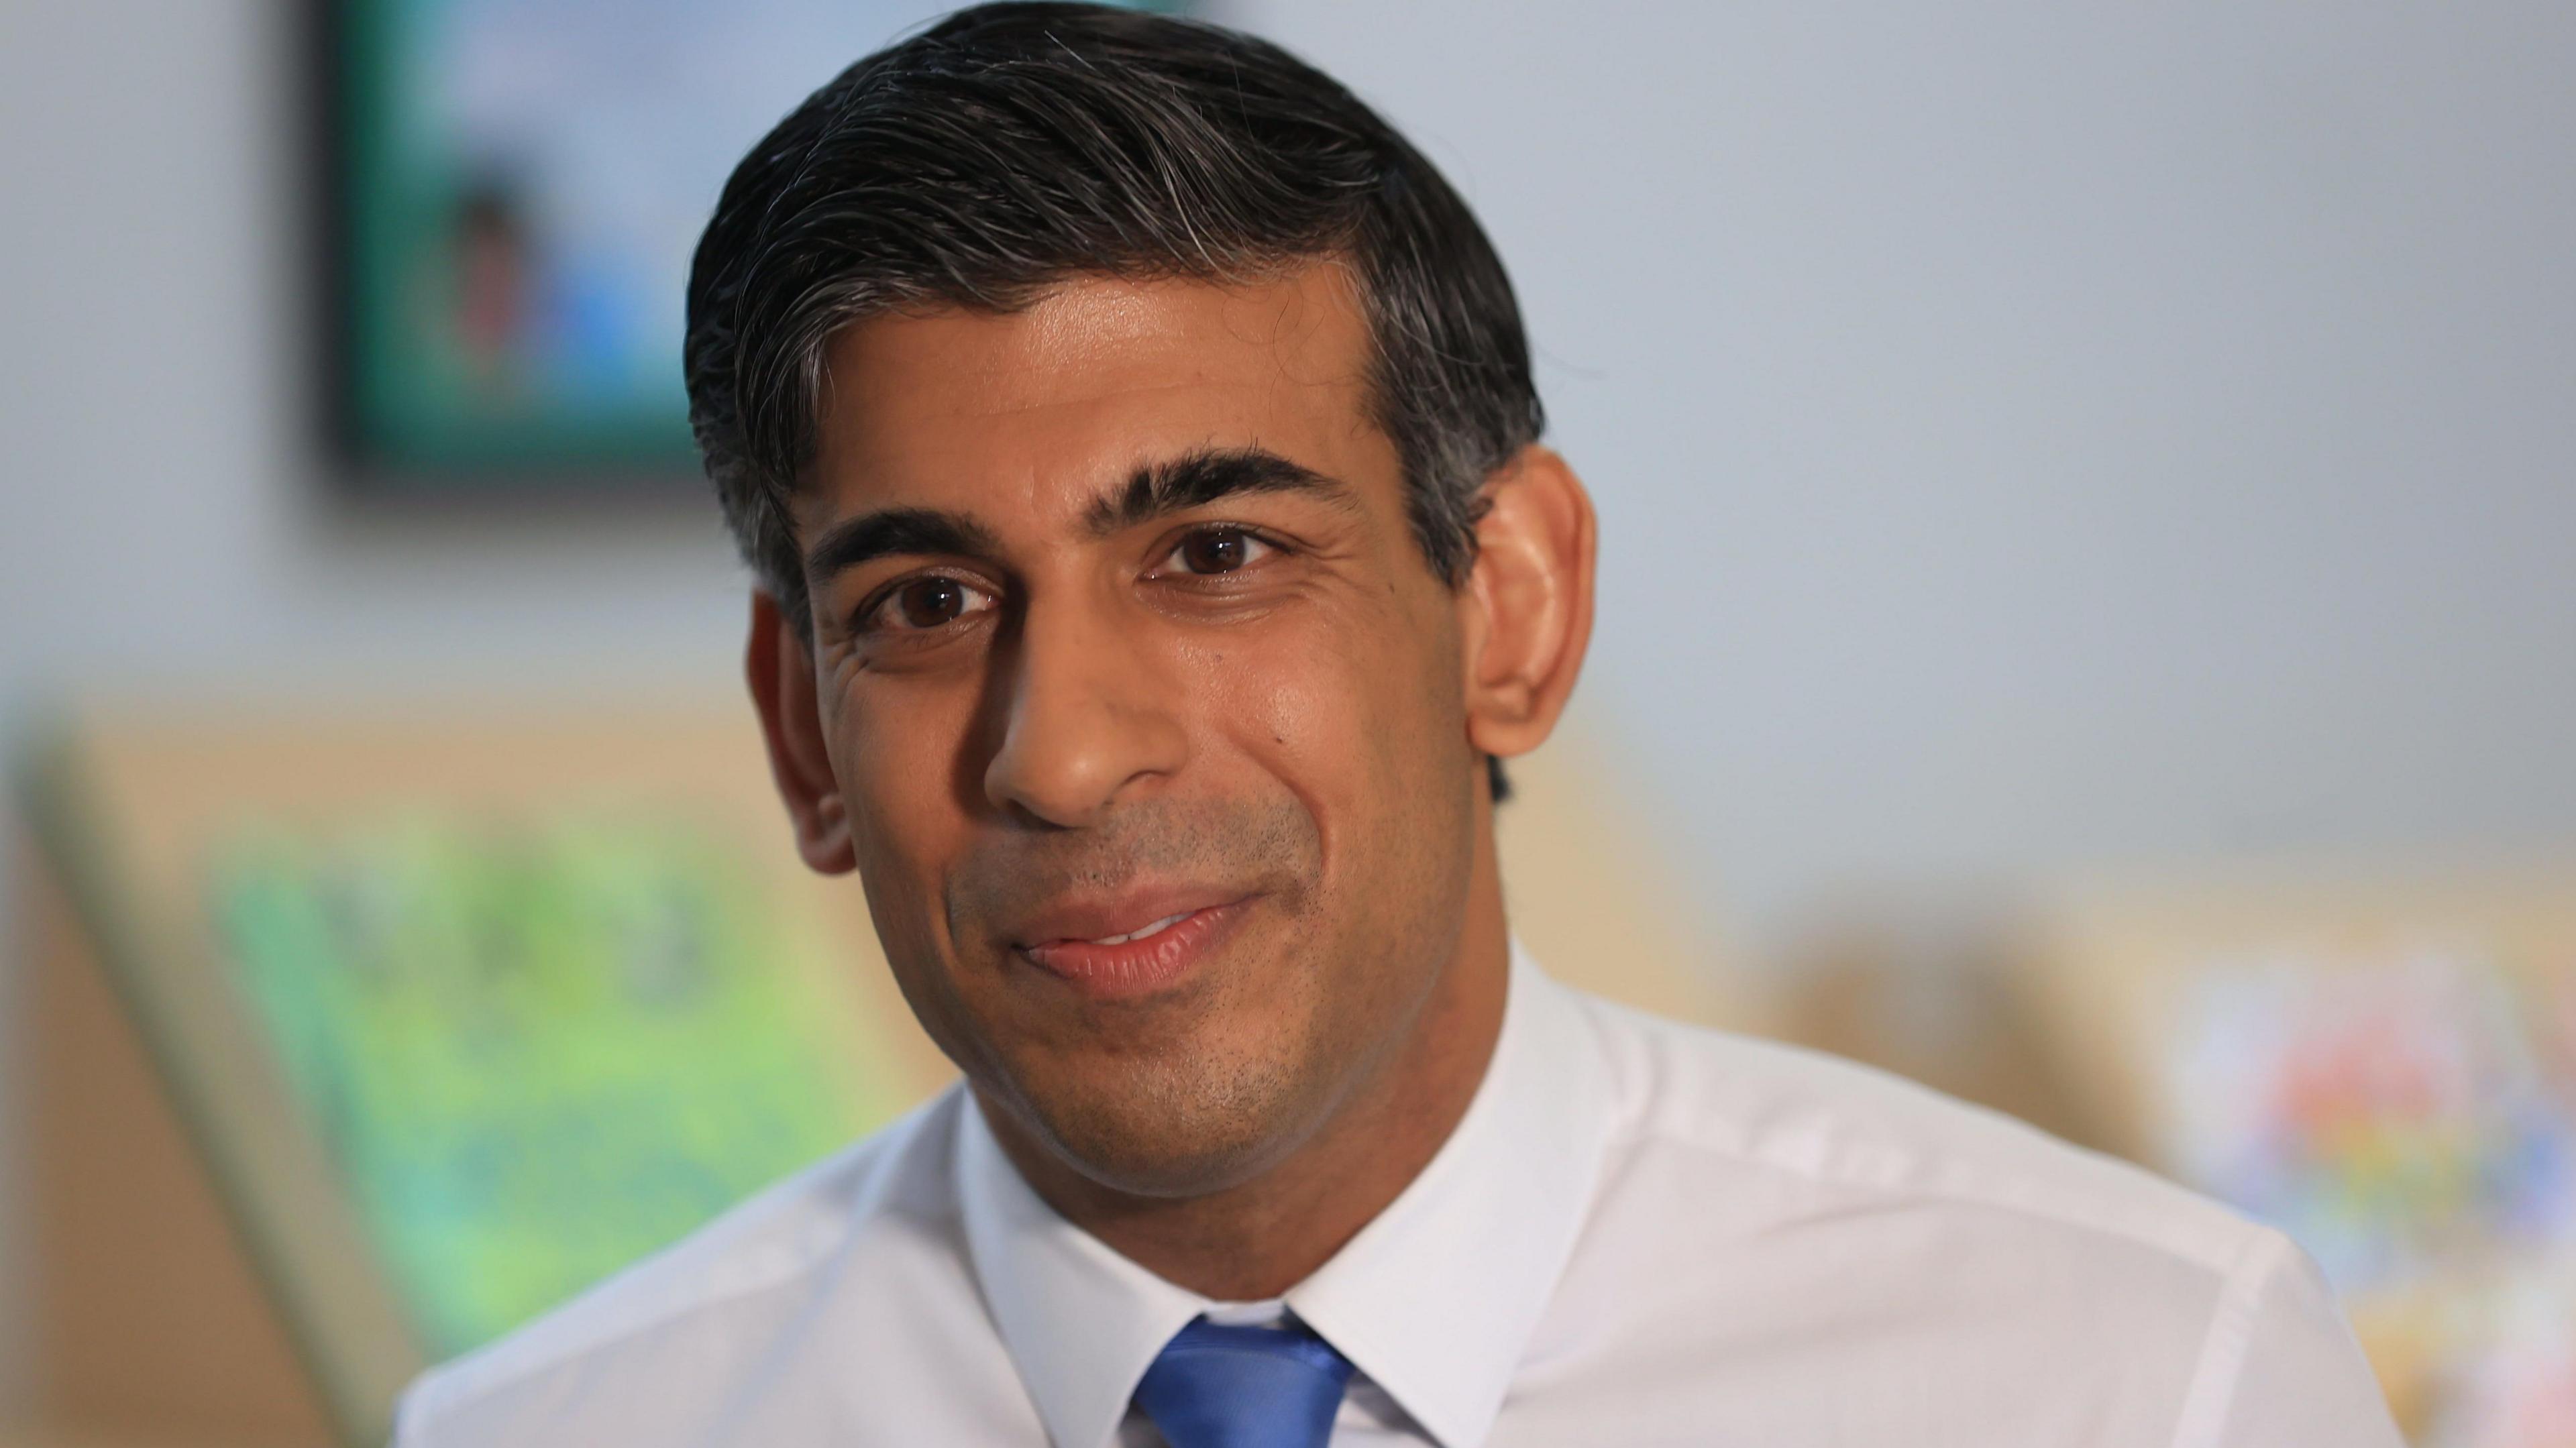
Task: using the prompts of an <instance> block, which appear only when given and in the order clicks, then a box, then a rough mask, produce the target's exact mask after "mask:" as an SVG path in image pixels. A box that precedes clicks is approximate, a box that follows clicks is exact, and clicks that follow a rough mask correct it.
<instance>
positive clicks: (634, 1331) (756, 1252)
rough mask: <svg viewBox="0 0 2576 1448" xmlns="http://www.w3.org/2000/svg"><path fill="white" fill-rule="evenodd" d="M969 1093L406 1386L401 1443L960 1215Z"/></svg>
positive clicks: (767, 1191)
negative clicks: (915, 1227)
mask: <svg viewBox="0 0 2576 1448" xmlns="http://www.w3.org/2000/svg"><path fill="white" fill-rule="evenodd" d="M963 1100H964V1092H963V1088H961V1087H951V1088H950V1089H949V1090H948V1091H945V1092H943V1093H941V1094H940V1095H939V1096H937V1097H935V1098H933V1099H932V1100H931V1101H929V1102H928V1103H926V1104H924V1105H923V1106H921V1107H920V1108H919V1109H917V1110H915V1111H913V1112H912V1113H910V1114H909V1115H907V1116H905V1117H903V1118H902V1119H900V1120H898V1121H896V1122H894V1123H892V1124H891V1125H888V1126H887V1127H885V1128H884V1129H882V1130H880V1131H878V1132H877V1133H875V1134H874V1135H872V1136H869V1137H868V1138H866V1139H865V1140H863V1141H860V1142H858V1143H857V1144H855V1145H853V1146H851V1147H849V1148H847V1149H845V1150H843V1151H841V1152H838V1153H836V1154H835V1155H833V1156H830V1157H827V1158H825V1159H824V1160H822V1161H820V1162H817V1163H816V1164H814V1165H813V1166H810V1167H807V1168H805V1169H804V1170H802V1171H800V1172H797V1173H796V1174H795V1175H793V1176H790V1177H788V1178H786V1179H784V1180H782V1181H779V1182H776V1183H774V1184H772V1185H770V1186H769V1187H766V1188H764V1189H762V1190H761V1191H760V1192H759V1193H758V1194H756V1195H754V1196H752V1197H750V1198H749V1199H747V1200H745V1201H743V1202H741V1203H739V1204H737V1205H735V1206H734V1207H732V1208H730V1209H728V1210H727V1211H725V1212H724V1213H723V1214H721V1215H719V1216H718V1217H716V1219H715V1220H713V1221H711V1222H708V1223H707V1224H706V1225H704V1226H702V1227H700V1228H698V1229H697V1230H696V1231H694V1232H691V1233H690V1234H689V1235H688V1236H686V1237H683V1238H681V1239H680V1240H679V1241H678V1242H676V1243H674V1244H673V1245H671V1246H669V1247H666V1248H664V1249H663V1250H662V1251H660V1252H657V1253H655V1254H654V1255H652V1256H650V1257H647V1258H645V1259H643V1260H642V1261H640V1262H637V1263H635V1264H634V1265H633V1266H630V1267H627V1268H625V1269H623V1270H621V1271H619V1272H617V1273H616V1274H614V1275H612V1276H610V1277H608V1278H606V1279H605V1280H603V1281H601V1282H599V1283H598V1284H596V1285H595V1286H592V1287H590V1288H589V1289H587V1290H585V1291H584V1292H582V1293H581V1294H580V1295H578V1296H576V1297H574V1298H573V1299H572V1300H571V1301H569V1302H567V1303H565V1304H563V1305H562V1306H560V1307H557V1308H554V1309H553V1310H551V1311H549V1312H547V1313H545V1314H544V1315H543V1316H540V1317H539V1318H537V1319H536V1320H535V1321H533V1322H530V1323H528V1324H527V1325H525V1326H523V1327H520V1328H517V1329H515V1330H514V1331H512V1332H510V1333H509V1334H508V1335H506V1336H504V1337H502V1338H500V1339H499V1340H498V1341H495V1342H493V1343H490V1344H488V1345H486V1346H484V1347H481V1348H478V1349H476V1350H474V1351H472V1352H470V1353H467V1354H466V1355H464V1356H462V1357H460V1358H457V1359H456V1360H454V1361H452V1362H449V1363H447V1364H445V1365H443V1366H440V1367H437V1368H433V1369H431V1370H430V1371H429V1372H427V1373H424V1374H422V1375H421V1377H420V1379H419V1380H418V1381H416V1382H415V1383H413V1384H412V1386H411V1388H410V1389H409V1390H408V1391H407V1392H405V1393H404V1394H403V1400H402V1404H401V1406H400V1408H399V1410H398V1412H397V1416H396V1428H395V1434H394V1441H395V1442H396V1443H397V1444H405V1443H409V1442H412V1441H414V1438H415V1435H416V1433H417V1431H418V1430H420V1429H424V1428H426V1427H428V1426H430V1425H431V1423H432V1422H433V1421H434V1420H436V1419H438V1418H441V1417H444V1416H446V1415H447V1414H449V1413H450V1412H453V1411H456V1410H459V1409H462V1408H465V1407H467V1406H470V1405H471V1404H473V1403H475V1402H477V1401H479V1400H482V1399H484V1398H487V1397H489V1396H491V1395H493V1394H495V1393H499V1392H501V1391H503V1390H505V1389H507V1388H509V1387H511V1386H512V1385H514V1384H517V1383H521V1382H524V1381H527V1380H528V1379H530V1378H534V1377H537V1376H539V1375H541V1374H544V1373H547V1372H550V1371H553V1370H556V1369H559V1368H563V1367H565V1366H567V1365H569V1364H573V1363H577V1362H579V1361H581V1360H583V1359H585V1358H588V1357H591V1356H594V1355H596V1354H599V1353H602V1352H607V1351H611V1350H613V1349H615V1348H616V1347H617V1346H618V1345H619V1344H621V1343H624V1342H627V1341H630V1340H632V1339H634V1338H637V1337H640V1336H642V1335H644V1334H647V1333H650V1332H654V1331H657V1330H660V1329H665V1328H669V1327H672V1326H675V1325H679V1324H682V1323H684V1322H685V1321H686V1320H687V1319H689V1318H690V1317H692V1316H693V1315H695V1314H699V1313H703V1312H707V1311H709V1310H712V1309H716V1308H720V1307H724V1306H727V1305H730V1304H733V1303H737V1302H740V1301H742V1300H744V1299H747V1298H752V1297H756V1296H758V1295H759V1294H762V1293H764V1292H771V1291H777V1290H780V1289H783V1288H792V1287H793V1286H794V1285H795V1284H796V1283H798V1282H799V1281H801V1280H803V1279H804V1278H806V1277H807V1276H808V1275H809V1274H811V1273H813V1272H815V1271H817V1270H818V1269H819V1268H821V1267H822V1266H824V1264H827V1263H830V1262H833V1261H835V1260H839V1259H842V1258H844V1257H845V1256H846V1255H847V1254H848V1252H849V1251H850V1250H851V1248H852V1247H853V1246H854V1245H857V1239H859V1238H862V1237H865V1236H867V1235H868V1234H870V1233H871V1232H874V1231H877V1230H881V1229H883V1228H886V1227H889V1226H898V1225H899V1224H901V1223H903V1222H905V1221H907V1220H908V1219H918V1218H920V1217H922V1216H924V1215H931V1216H942V1217H944V1216H951V1215H953V1214H954V1213H955V1210H956V1203H955V1201H954V1191H953V1189H952V1188H951V1185H950V1179H949V1173H948V1171H947V1163H948V1153H949V1150H950V1143H951V1142H952V1141H953V1140H954V1137H955V1133H954V1131H953V1127H954V1124H955V1120H956V1113H957V1111H958V1109H959V1104H960V1103H961V1102H962V1101H963Z"/></svg>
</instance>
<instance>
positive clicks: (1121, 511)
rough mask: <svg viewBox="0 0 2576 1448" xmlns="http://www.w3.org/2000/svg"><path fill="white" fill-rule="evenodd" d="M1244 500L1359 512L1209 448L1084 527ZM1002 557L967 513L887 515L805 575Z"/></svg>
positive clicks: (813, 552) (1348, 497)
mask: <svg viewBox="0 0 2576 1448" xmlns="http://www.w3.org/2000/svg"><path fill="white" fill-rule="evenodd" d="M1244 493H1310V494H1313V495H1315V496H1316V497H1319V498H1322V499H1324V500H1326V501H1327V502H1330V503H1332V504H1333V505H1334V506H1336V507H1341V508H1345V509H1355V508H1357V507H1358V506H1359V501H1358V499H1357V498H1355V497H1354V496H1353V495H1352V493H1351V489H1350V487H1349V485H1348V484H1346V483H1344V482H1342V481H1341V480H1340V479H1338V478H1331V477H1327V476H1325V475H1324V474H1322V473H1319V472H1316V471H1315V470H1314V469H1312V468H1309V467H1306V466H1304V465H1303V464H1300V463H1295V462H1291V461H1289V460H1288V459H1287V458H1284V457H1281V456H1280V455H1279V454H1277V453H1275V452H1272V451H1270V450H1269V449H1268V448H1260V447H1240V448H1203V449H1200V450H1198V451H1196V452H1190V453H1184V454H1182V455H1181V456H1179V457H1176V458H1171V459H1167V460H1165V461H1162V462H1157V463H1148V464H1146V465H1145V466H1143V467H1140V468H1138V469H1136V471H1134V472H1133V473H1131V474H1129V475H1128V478H1127V481H1126V483H1125V484H1123V485H1122V486H1120V487H1119V488H1117V489H1115V490H1114V491H1111V492H1107V493H1103V494H1101V495H1100V496H1099V497H1097V498H1094V499H1092V501H1091V503H1090V505H1089V506H1088V507H1086V508H1084V509H1083V513H1082V523H1083V527H1084V529H1085V530H1086V531H1088V532H1089V533H1090V534H1091V535H1092V536H1093V537H1095V538H1098V537H1106V536H1107V535H1109V534H1111V533H1116V532H1118V531H1120V530H1122V529H1126V528H1133V527H1135V526H1137V525H1138V524H1141V523H1150V522H1152V521H1154V520H1155V519H1157V518H1162V517H1167V516H1169V515H1171V514H1173V513H1178V512H1183V511H1186V510H1188V509H1191V508H1199V507H1205V506H1206V505H1207V504H1210V503H1213V502H1216V501H1218V500H1219V499H1221V498H1228V497H1234V496H1237V495H1239V494H1244ZM1001 551H1002V545H1001V540H1000V539H999V538H998V537H997V536H996V535H995V534H994V532H993V530H992V529H991V528H989V527H987V526H985V525H984V524H983V523H981V522H978V521H977V520H976V519H975V518H973V517H972V516H970V515H968V514H964V513H952V512H947V511H945V510H942V509H938V508H881V509H878V510H877V511H875V512H873V513H862V514H860V515H859V516H858V517H856V518H852V519H849V520H848V521H846V522H842V523H836V524H834V525H833V526H832V527H831V528H829V529H827V530H825V531H824V534H823V536H822V537H821V538H820V539H817V540H816V541H815V544H814V546H813V547H812V548H811V549H809V550H807V552H806V554H805V576H806V578H807V579H808V580H809V581H810V582H812V583H814V584H820V583H822V582H824V581H825V580H827V579H829V578H832V577H833V576H835V575H837V574H840V573H843V572H846V571H848V570H850V569H852V568H856V567H858V566H859V565H860V564H862V563H869V562H873V561H874V560H876V559H879V558H901V557H936V556H947V557H960V558H992V557H996V556H998V555H999V554H1000V553H1001Z"/></svg>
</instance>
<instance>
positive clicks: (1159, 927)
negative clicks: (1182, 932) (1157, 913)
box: [1087, 910, 1190, 945]
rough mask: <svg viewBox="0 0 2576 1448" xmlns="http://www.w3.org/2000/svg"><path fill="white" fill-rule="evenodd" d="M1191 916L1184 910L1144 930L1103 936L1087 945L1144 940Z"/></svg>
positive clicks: (1121, 943)
mask: <svg viewBox="0 0 2576 1448" xmlns="http://www.w3.org/2000/svg"><path fill="white" fill-rule="evenodd" d="M1189 914H1190V912H1189V911H1187V910H1184V911H1182V912H1181V913H1180V914H1178V915H1166V916H1164V917H1163V918H1162V919H1160V920H1157V921H1155V922H1154V923H1153V924H1151V925H1148V926H1146V927H1145V928H1144V929H1142V930H1130V931H1128V932H1127V933H1126V934H1124V935H1109V936H1103V937H1102V938H1100V939H1098V940H1094V941H1090V942H1087V943H1089V944H1092V945H1125V944H1126V943H1127V942H1128V941H1131V940H1142V939H1144V938H1145V937H1146V936H1148V935H1155V934H1159V933H1161V932H1163V931H1165V930H1168V929H1170V928H1171V927H1173V926H1174V925H1177V924H1179V923H1180V922H1181V921H1182V920H1184V919H1187V918H1188V917H1189Z"/></svg>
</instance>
